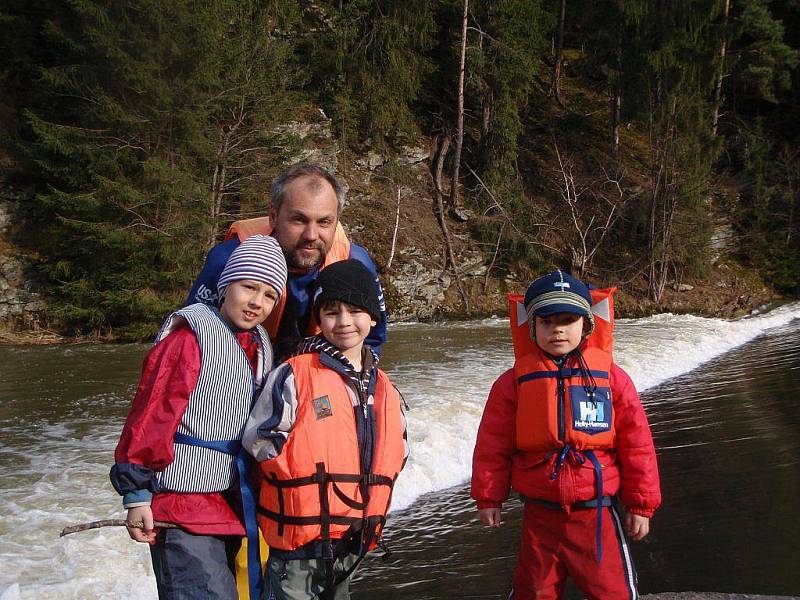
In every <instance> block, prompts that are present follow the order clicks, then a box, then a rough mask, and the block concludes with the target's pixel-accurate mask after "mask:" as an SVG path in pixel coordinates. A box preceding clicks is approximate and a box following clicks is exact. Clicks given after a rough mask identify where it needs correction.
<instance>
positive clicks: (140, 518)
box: [125, 506, 156, 544]
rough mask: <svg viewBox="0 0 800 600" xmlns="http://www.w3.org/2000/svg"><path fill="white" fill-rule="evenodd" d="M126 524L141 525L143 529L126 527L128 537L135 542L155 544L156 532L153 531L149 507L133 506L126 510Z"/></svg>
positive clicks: (151, 513)
mask: <svg viewBox="0 0 800 600" xmlns="http://www.w3.org/2000/svg"><path fill="white" fill-rule="evenodd" d="M125 520H126V521H127V522H128V523H142V524H143V525H144V527H142V528H141V529H140V528H139V527H130V526H128V535H129V536H131V539H132V540H136V541H137V542H142V543H147V544H155V543H156V532H155V531H153V510H152V509H151V508H150V507H149V506H134V507H133V508H129V509H128V518H127V519H125Z"/></svg>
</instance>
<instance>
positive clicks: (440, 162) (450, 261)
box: [432, 135, 469, 311]
mask: <svg viewBox="0 0 800 600" xmlns="http://www.w3.org/2000/svg"><path fill="white" fill-rule="evenodd" d="M435 145H436V146H439V140H438V137H437V140H436V142H435ZM449 149H450V136H449V135H446V136H445V137H444V139H443V140H442V145H441V147H440V148H439V155H438V157H437V159H436V166H435V167H434V172H433V173H432V176H433V187H434V195H435V196H436V199H435V200H436V203H435V204H434V213H435V214H436V220H437V221H438V222H439V227H441V229H442V234H443V236H444V243H445V265H444V268H445V269H448V268H449V269H450V270H451V271H452V273H453V277H455V280H456V285H457V286H458V291H459V293H460V294H461V301H462V302H463V304H464V310H465V311H469V298H468V297H467V293H466V292H465V291H464V285H463V284H462V283H461V274H460V273H459V271H458V265H457V264H456V259H455V253H454V252H453V243H452V241H451V240H450V231H449V230H448V228H447V219H446V218H445V216H444V199H443V196H444V195H443V194H442V170H443V169H444V159H445V157H446V156H447V151H448V150H449Z"/></svg>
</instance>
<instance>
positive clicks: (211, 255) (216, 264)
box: [184, 238, 240, 306]
mask: <svg viewBox="0 0 800 600" xmlns="http://www.w3.org/2000/svg"><path fill="white" fill-rule="evenodd" d="M239 244H240V242H239V239H238V238H233V239H230V240H227V241H225V242H222V243H221V244H217V245H216V246H214V247H213V248H211V250H209V251H208V256H206V262H205V264H204V265H203V270H202V271H200V275H198V276H197V281H195V282H194V285H193V286H192V291H191V292H189V297H188V298H187V299H186V304H185V305H184V306H189V305H190V304H194V303H196V302H202V303H203V304H206V305H208V306H217V305H218V304H219V294H218V293H217V282H218V281H219V276H220V275H221V274H222V269H224V268H225V263H227V262H228V258H230V256H231V253H232V252H233V251H234V249H235V248H236V247H237V246H238V245H239Z"/></svg>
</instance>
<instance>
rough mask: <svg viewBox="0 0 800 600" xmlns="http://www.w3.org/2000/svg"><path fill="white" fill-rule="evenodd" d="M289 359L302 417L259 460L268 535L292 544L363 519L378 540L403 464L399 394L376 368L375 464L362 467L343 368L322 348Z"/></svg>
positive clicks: (285, 546) (274, 542)
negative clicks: (330, 364)
mask: <svg viewBox="0 0 800 600" xmlns="http://www.w3.org/2000/svg"><path fill="white" fill-rule="evenodd" d="M287 363H288V364H289V365H291V368H292V371H293V373H294V378H295V389H296V391H297V392H296V393H297V417H296V420H295V423H294V427H293V428H292V431H291V433H290V434H289V437H288V439H287V441H286V444H285V445H284V447H283V449H282V451H281V453H280V454H279V455H278V456H277V457H275V458H274V459H271V460H267V461H264V462H262V463H260V464H259V467H260V469H261V472H262V473H263V475H264V479H263V480H262V485H261V492H260V497H259V509H258V512H259V525H260V527H261V531H262V533H263V534H264V539H265V540H266V542H267V544H268V545H269V546H270V547H272V548H279V549H281V550H295V549H297V548H299V547H300V546H303V545H304V544H307V543H309V542H312V541H315V540H324V541H327V540H331V539H339V538H341V537H343V536H344V535H345V534H346V533H347V531H348V529H350V528H351V526H354V528H359V527H363V529H364V530H365V533H366V537H365V539H366V540H367V545H368V546H370V547H374V545H375V541H376V540H377V539H379V537H380V534H381V531H382V529H383V524H384V522H385V519H386V513H387V512H388V510H389V504H390V502H391V495H392V487H393V485H394V481H395V479H396V478H397V475H398V473H399V472H400V469H401V468H402V465H403V454H404V448H403V429H402V428H403V425H402V422H403V421H402V415H401V411H400V398H399V395H398V393H397V391H396V390H395V389H394V386H392V384H391V382H390V381H389V378H388V377H387V376H386V375H385V374H384V373H383V372H382V371H378V375H377V383H376V386H375V392H374V404H373V407H374V414H375V426H376V431H375V447H374V450H373V453H372V468H371V472H370V473H367V474H362V473H361V459H360V452H359V442H358V432H357V428H356V419H355V416H354V414H353V411H354V407H353V403H352V401H351V397H350V394H349V393H348V391H347V386H346V384H345V383H344V382H343V381H342V376H341V375H339V374H338V373H336V372H335V371H333V370H332V369H329V368H327V367H325V366H323V365H322V364H321V362H320V358H319V354H317V353H308V354H301V355H299V356H295V357H292V358H290V359H289V360H288V361H287ZM355 410H361V408H360V407H356V408H355Z"/></svg>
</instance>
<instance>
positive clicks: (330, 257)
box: [225, 217, 350, 339]
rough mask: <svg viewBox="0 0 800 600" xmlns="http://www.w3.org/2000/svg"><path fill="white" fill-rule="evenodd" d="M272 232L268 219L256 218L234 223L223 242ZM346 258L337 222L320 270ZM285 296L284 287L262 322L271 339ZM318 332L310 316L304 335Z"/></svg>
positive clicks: (344, 238)
mask: <svg viewBox="0 0 800 600" xmlns="http://www.w3.org/2000/svg"><path fill="white" fill-rule="evenodd" d="M272 230H273V226H272V223H271V222H270V218H269V217H258V218H255V219H245V220H242V221H236V222H234V223H233V224H231V226H230V227H229V228H228V232H227V233H226V234H225V241H227V240H230V239H233V238H238V239H239V241H240V242H243V241H245V240H246V239H247V238H249V237H250V236H251V235H256V234H261V235H271V234H272ZM348 258H350V240H349V239H347V234H346V233H345V232H344V229H343V228H342V224H341V222H339V223H337V224H336V233H335V234H334V237H333V244H332V245H331V247H330V249H329V250H328V252H327V253H326V254H325V262H323V263H322V267H320V269H324V268H325V267H327V266H328V265H331V264H333V263H335V262H339V261H340V260H347V259H348ZM286 296H287V294H286V288H285V287H284V289H283V293H282V294H281V297H280V299H279V300H278V303H277V304H276V305H275V308H273V309H272V312H271V313H270V315H269V317H267V320H266V321H264V328H265V329H266V330H267V333H269V335H270V337H271V338H273V339H274V338H275V336H276V335H277V334H278V326H279V325H280V323H281V317H282V316H283V311H284V309H285V308H286ZM312 312H313V311H312ZM319 332H320V329H319V325H318V324H317V322H316V321H315V319H314V315H313V314H312V315H311V319H310V321H309V326H308V331H307V332H306V334H307V335H315V334H317V333H319Z"/></svg>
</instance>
